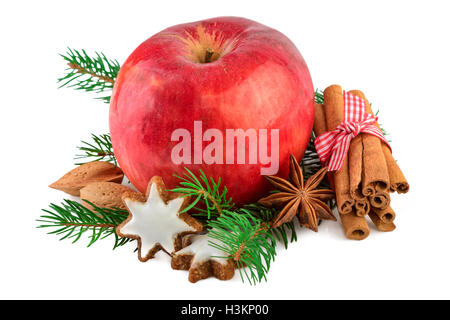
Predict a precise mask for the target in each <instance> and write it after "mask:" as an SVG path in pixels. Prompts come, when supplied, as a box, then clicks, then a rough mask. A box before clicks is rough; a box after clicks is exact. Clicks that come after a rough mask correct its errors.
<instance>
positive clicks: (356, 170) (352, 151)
mask: <svg viewBox="0 0 450 320" xmlns="http://www.w3.org/2000/svg"><path fill="white" fill-rule="evenodd" d="M349 92H350V93H351V94H353V95H358V94H359V93H360V92H359V91H355V90H351V91H349ZM348 159H349V168H350V194H351V196H352V197H353V199H363V198H365V197H364V195H363V194H362V179H361V177H362V174H363V143H362V135H361V134H358V135H357V136H356V137H355V138H353V139H352V141H351V142H350V148H349V150H348Z"/></svg>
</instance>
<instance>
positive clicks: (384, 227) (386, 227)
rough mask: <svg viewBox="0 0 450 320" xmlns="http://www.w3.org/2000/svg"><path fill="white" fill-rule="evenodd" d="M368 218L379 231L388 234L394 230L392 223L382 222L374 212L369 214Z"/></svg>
mask: <svg viewBox="0 0 450 320" xmlns="http://www.w3.org/2000/svg"><path fill="white" fill-rule="evenodd" d="M369 218H370V219H371V220H372V222H373V223H374V224H375V226H376V227H377V229H378V230H379V231H383V232H390V231H394V230H395V228H396V226H395V224H394V222H383V221H382V220H381V219H380V218H379V217H378V216H377V214H376V213H375V212H374V211H370V212H369Z"/></svg>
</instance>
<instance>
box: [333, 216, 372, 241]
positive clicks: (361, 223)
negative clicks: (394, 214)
mask: <svg viewBox="0 0 450 320" xmlns="http://www.w3.org/2000/svg"><path fill="white" fill-rule="evenodd" d="M369 214H370V213H369ZM339 216H340V217H341V222H342V226H343V227H344V232H345V236H346V237H347V238H348V239H352V240H363V239H365V238H367V237H368V236H369V234H370V229H369V226H368V225H367V221H366V219H365V218H364V217H358V216H356V213H355V212H354V211H352V212H351V213H350V214H340V215H339Z"/></svg>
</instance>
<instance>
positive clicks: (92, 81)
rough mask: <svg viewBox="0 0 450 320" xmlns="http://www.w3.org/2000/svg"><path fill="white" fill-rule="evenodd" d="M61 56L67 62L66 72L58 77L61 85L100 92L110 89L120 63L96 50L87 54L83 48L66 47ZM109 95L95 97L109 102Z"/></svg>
mask: <svg viewBox="0 0 450 320" xmlns="http://www.w3.org/2000/svg"><path fill="white" fill-rule="evenodd" d="M61 57H63V59H64V60H65V61H66V62H67V65H68V68H67V69H66V74H65V75H64V76H63V77H61V78H59V79H58V83H60V86H59V87H60V88H61V87H65V86H67V87H69V88H74V89H75V90H82V91H85V92H94V93H102V92H104V91H110V90H112V88H113V86H114V82H115V80H116V78H117V74H118V73H119V70H120V64H119V63H118V62H117V60H111V59H108V58H107V57H106V56H105V54H103V53H98V52H96V53H95V55H94V56H92V57H91V56H89V55H88V54H87V53H86V51H85V50H81V51H79V50H75V49H71V48H67V53H66V54H61ZM110 98H111V96H110V95H107V96H101V97H97V98H96V99H99V100H102V101H104V102H105V103H109V102H110Z"/></svg>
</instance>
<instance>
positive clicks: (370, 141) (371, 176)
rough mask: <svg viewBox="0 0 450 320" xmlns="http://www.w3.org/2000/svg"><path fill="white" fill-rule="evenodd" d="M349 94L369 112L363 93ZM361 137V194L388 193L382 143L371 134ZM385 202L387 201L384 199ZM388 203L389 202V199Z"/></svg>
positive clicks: (356, 91) (386, 169)
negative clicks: (360, 101) (356, 98)
mask: <svg viewBox="0 0 450 320" xmlns="http://www.w3.org/2000/svg"><path fill="white" fill-rule="evenodd" d="M351 93H352V94H353V95H355V96H357V97H359V98H361V99H363V100H364V101H365V106H366V110H365V111H366V112H369V108H370V103H369V101H367V99H366V97H365V95H364V93H363V92H362V91H359V90H352V92H351ZM361 137H362V145H363V157H362V160H363V165H362V167H363V170H362V175H361V180H362V188H361V189H362V194H363V195H365V196H375V195H376V193H383V192H388V191H389V187H390V183H389V172H388V168H387V164H386V159H385V157H384V153H383V149H382V144H383V143H382V142H381V141H380V139H378V138H377V137H375V136H373V135H371V134H367V133H362V134H361ZM385 200H386V201H387V200H388V199H387V198H385ZM388 201H389V202H390V199H389V200H388ZM371 204H372V202H371ZM388 204H389V203H388Z"/></svg>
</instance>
